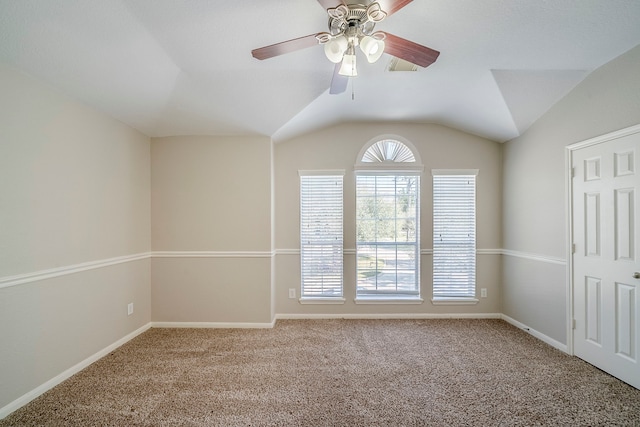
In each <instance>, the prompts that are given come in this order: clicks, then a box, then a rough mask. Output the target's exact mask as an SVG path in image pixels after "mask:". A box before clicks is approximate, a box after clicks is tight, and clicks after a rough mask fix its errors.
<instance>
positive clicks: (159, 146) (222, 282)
mask: <svg viewBox="0 0 640 427" xmlns="http://www.w3.org/2000/svg"><path fill="white" fill-rule="evenodd" d="M271 163H272V162H271V140H270V139H269V138H265V137H172V138H154V139H153V140H152V144H151V171H152V179H151V199H152V248H153V251H154V253H155V252H163V254H156V255H158V256H157V257H156V256H154V259H153V262H152V283H153V290H152V295H153V300H152V312H153V315H152V318H153V320H154V321H156V322H185V321H189V322H222V323H225V322H246V323H269V322H271V321H272V318H273V313H272V309H271V264H270V258H271V247H272V243H271V242H272V236H271V221H272V212H271V210H272V207H271V198H272V191H271V173H272V171H271V166H272V165H271Z"/></svg>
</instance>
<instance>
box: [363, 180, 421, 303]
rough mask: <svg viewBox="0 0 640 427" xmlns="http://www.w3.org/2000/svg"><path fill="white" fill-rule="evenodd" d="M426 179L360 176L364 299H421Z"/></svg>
mask: <svg viewBox="0 0 640 427" xmlns="http://www.w3.org/2000/svg"><path fill="white" fill-rule="evenodd" d="M419 194H420V177H419V176H417V175H394V174H390V173H384V174H380V175H378V174H375V173H370V174H358V175H357V176H356V234H357V235H356V252H357V289H356V295H357V296H358V297H366V296H390V297H393V296H419V294H420V275H419V265H420V262H419V260H420V248H419V235H420V233H419V218H420V214H419V212H420V209H419V207H420V202H419Z"/></svg>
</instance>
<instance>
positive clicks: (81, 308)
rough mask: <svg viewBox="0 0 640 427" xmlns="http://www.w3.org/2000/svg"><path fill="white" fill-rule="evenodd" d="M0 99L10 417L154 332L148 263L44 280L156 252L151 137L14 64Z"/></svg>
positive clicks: (1, 336)
mask: <svg viewBox="0 0 640 427" xmlns="http://www.w3.org/2000/svg"><path fill="white" fill-rule="evenodd" d="M0 94H2V95H1V96H0V135H1V136H0V139H1V140H0V224H1V225H0V343H2V344H1V345H0V360H1V361H2V363H0V378H1V379H2V380H0V408H3V407H5V406H7V405H8V404H10V403H11V402H12V401H14V400H16V399H18V398H19V397H21V396H22V395H23V394H25V393H27V392H29V391H31V390H33V389H34V388H35V387H37V386H40V385H41V384H43V383H45V382H46V381H48V380H50V379H51V378H53V377H55V376H57V375H58V374H60V373H61V372H63V371H64V370H66V369H68V368H70V367H72V366H74V365H76V364H78V363H79V362H81V361H83V360H84V359H86V358H87V357H89V356H91V355H93V354H95V353H96V352H98V351H100V350H102V349H104V348H105V347H107V346H109V345H111V344H113V343H114V342H115V341H117V340H119V339H121V338H122V337H124V336H125V335H127V334H129V333H131V332H133V331H135V330H136V329H138V328H140V327H141V326H143V325H146V324H148V323H149V321H150V318H151V317H150V316H151V310H150V266H149V260H148V259H145V258H144V257H142V259H138V260H132V261H128V262H124V263H120V264H116V265H107V266H104V267H101V268H90V269H87V270H84V271H80V272H75V273H73V274H64V273H61V274H60V275H59V276H58V277H55V278H43V276H41V275H40V276H39V275H38V274H39V273H41V272H42V271H43V270H51V269H61V268H65V267H69V266H74V265H78V264H83V263H87V262H94V261H103V260H105V259H112V258H116V257H126V256H130V255H135V254H140V253H148V251H149V249H150V220H149V216H150V170H149V164H150V162H149V159H150V148H149V139H148V138H147V137H145V136H144V135H141V134H140V133H138V132H136V131H134V130H132V129H131V128H129V127H127V126H125V125H124V124H122V123H120V122H117V121H115V120H112V119H110V118H107V117H106V116H104V115H102V114H100V113H97V112H95V111H94V110H92V109H90V108H87V107H85V106H84V105H82V104H80V103H79V102H76V101H73V100H71V99H69V98H67V97H65V96H63V95H61V94H60V93H58V92H56V91H55V90H52V89H50V88H48V87H46V86H45V85H43V84H41V83H38V82H36V81H35V80H32V79H31V78H29V77H27V76H25V75H22V74H20V73H18V72H16V71H14V70H12V69H9V68H6V67H4V66H0ZM16 277H21V278H23V279H24V278H26V279H25V283H22V284H16V281H15V280H12V278H14V279H15V278H16ZM129 302H133V303H134V314H133V315H131V316H127V304H128V303H129Z"/></svg>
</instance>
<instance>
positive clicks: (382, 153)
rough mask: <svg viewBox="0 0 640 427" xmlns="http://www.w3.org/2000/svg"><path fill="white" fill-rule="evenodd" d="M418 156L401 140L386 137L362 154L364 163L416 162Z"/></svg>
mask: <svg viewBox="0 0 640 427" xmlns="http://www.w3.org/2000/svg"><path fill="white" fill-rule="evenodd" d="M415 161H416V158H415V156H414V155H413V152H412V151H411V149H410V148H409V147H407V146H406V145H404V144H403V143H402V142H400V141H395V140H393V139H385V140H382V141H377V142H375V143H373V144H372V145H371V146H370V147H369V148H367V151H365V152H364V154H363V155H362V162H363V163H375V162H380V163H381V162H397V163H404V162H414V163H415Z"/></svg>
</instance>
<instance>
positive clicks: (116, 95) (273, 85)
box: [0, 0, 640, 141]
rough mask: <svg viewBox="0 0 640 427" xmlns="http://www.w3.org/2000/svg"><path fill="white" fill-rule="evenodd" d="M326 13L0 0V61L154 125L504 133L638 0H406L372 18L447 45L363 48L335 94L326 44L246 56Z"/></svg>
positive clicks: (639, 37)
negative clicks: (403, 66)
mask: <svg viewBox="0 0 640 427" xmlns="http://www.w3.org/2000/svg"><path fill="white" fill-rule="evenodd" d="M363 1H364V0H363ZM327 21H328V19H327V15H326V13H325V12H324V10H323V8H322V7H321V6H320V5H319V3H318V2H317V1H316V0H278V1H275V0H273V1H268V0H242V1H237V0H229V1H226V2H223V1H220V0H0V62H2V63H5V64H9V65H10V66H12V67H14V68H17V69H19V70H22V71H24V72H26V73H27V74H30V75H32V76H35V77H37V78H39V79H42V80H44V81H46V82H48V83H49V84H51V85H52V86H54V87H56V88H59V89H60V90H61V91H63V92H64V93H67V94H69V95H71V96H73V97H76V98H78V99H80V100H81V101H83V102H85V103H87V104H89V105H92V106H94V107H95V108H97V109H99V110H102V111H104V112H106V113H107V114H109V115H111V116H113V117H115V118H117V119H119V120H121V121H123V122H125V123H127V124H129V125H131V126H132V127H134V128H136V129H138V130H140V131H141V132H143V133H145V134H147V135H149V136H168V135H195V134H208V135H237V134H262V135H269V136H272V137H273V138H274V140H276V141H280V140H284V139H288V138H290V137H293V136H295V135H297V134H300V133H303V132H308V131H310V130H314V129H318V128H320V127H324V126H327V125H331V124H335V123H339V122H344V121H361V120H362V121H370V120H376V121H382V120H393V121H411V122H431V123H440V124H444V125H447V126H451V127H454V128H457V129H461V130H463V131H466V132H469V133H473V134H477V135H481V136H484V137H486V138H489V139H493V140H496V141H506V140H509V139H511V138H514V137H516V136H518V135H520V134H521V133H522V132H524V131H525V130H526V129H527V128H528V127H529V126H530V125H531V124H532V123H533V122H534V121H535V120H536V119H538V118H539V117H540V116H541V115H542V114H543V113H544V112H545V111H547V110H548V109H549V108H550V107H551V106H552V105H553V104H554V103H555V102H556V101H557V100H558V99H560V98H561V97H562V96H564V95H565V94H566V93H567V92H568V91H569V90H571V89H572V88H573V87H574V86H575V85H576V84H578V83H579V82H580V81H581V80H582V79H583V78H584V77H585V76H586V75H588V73H589V72H591V71H593V70H594V69H596V68H598V67H599V66H601V65H603V64H604V63H606V62H608V61H610V60H611V59H613V58H615V57H616V56H618V55H620V54H622V53H624V52H625V51H627V50H629V49H631V48H633V47H634V46H636V45H638V44H640V1H639V0H415V1H413V2H412V3H410V4H409V5H408V6H406V7H405V8H404V9H401V10H400V11H399V12H397V13H396V14H394V15H393V16H390V17H388V18H387V19H386V20H385V21H384V22H382V23H380V24H378V26H377V27H376V29H377V30H384V31H386V32H390V33H393V34H395V35H397V36H400V37H403V38H406V39H409V40H412V41H414V42H417V43H420V44H423V45H426V46H428V47H431V48H433V49H436V50H438V51H440V52H441V55H440V57H439V59H438V60H437V62H436V63H435V64H433V65H432V66H430V67H428V68H425V69H422V68H420V69H419V70H418V71H417V72H413V73H412V72H393V73H392V72H389V71H386V68H387V66H388V63H389V61H390V58H391V57H389V56H388V55H386V54H385V55H383V57H382V59H381V60H380V61H379V62H378V63H376V64H367V63H366V61H364V60H363V59H364V58H360V59H361V60H360V62H359V65H358V72H359V76H358V77H356V78H354V79H352V83H353V85H351V84H350V85H349V87H348V89H347V92H345V93H343V94H340V95H329V91H328V88H329V85H330V82H331V77H332V73H333V64H331V63H330V62H329V61H328V60H327V59H326V58H325V57H324V53H323V50H322V47H320V46H317V47H311V48H308V49H305V50H301V51H297V52H293V53H290V54H287V55H284V56H279V57H275V58H271V59H267V60H265V61H259V60H256V59H254V58H253V57H252V56H251V53H250V52H251V50H252V49H254V48H258V47H262V46H265V45H269V44H273V43H278V42H281V41H284V40H288V39H291V38H296V37H301V36H305V35H308V34H313V33H317V32H321V31H326V30H327ZM352 94H353V97H354V98H355V99H352Z"/></svg>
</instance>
